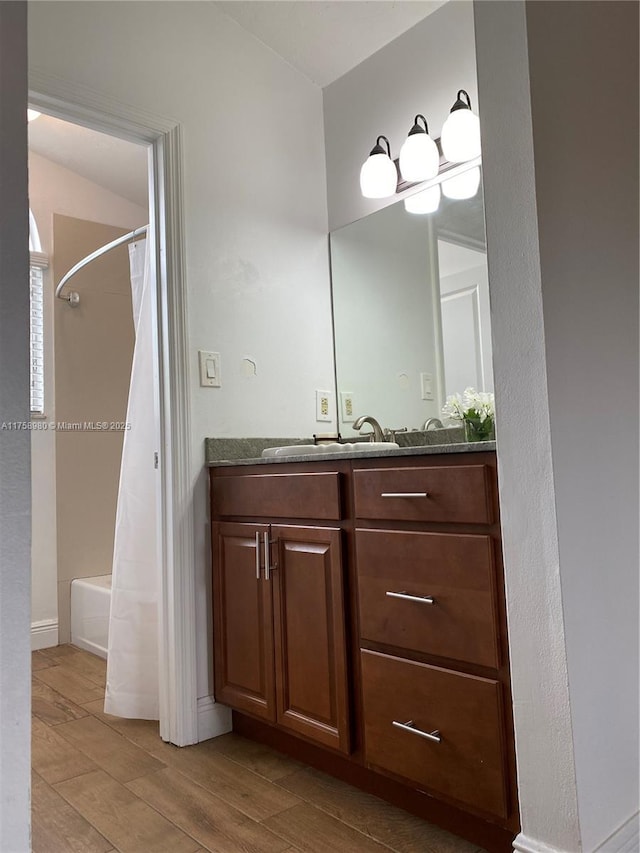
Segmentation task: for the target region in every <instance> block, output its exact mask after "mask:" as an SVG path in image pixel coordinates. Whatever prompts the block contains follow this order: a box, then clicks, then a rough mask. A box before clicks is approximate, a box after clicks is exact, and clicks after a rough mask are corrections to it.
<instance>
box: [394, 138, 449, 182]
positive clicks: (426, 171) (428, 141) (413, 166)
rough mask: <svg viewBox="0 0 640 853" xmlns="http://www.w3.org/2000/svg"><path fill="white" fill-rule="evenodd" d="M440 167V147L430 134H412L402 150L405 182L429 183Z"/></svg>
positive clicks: (401, 164)
mask: <svg viewBox="0 0 640 853" xmlns="http://www.w3.org/2000/svg"><path fill="white" fill-rule="evenodd" d="M439 167H440V153H439V152H438V146H437V145H436V144H435V142H434V141H433V139H432V138H431V137H430V136H429V134H428V133H412V134H410V135H409V136H407V138H406V140H405V143H404V145H403V146H402V148H401V149H400V174H401V175H402V177H403V178H404V179H405V181H412V182H413V181H428V180H429V179H430V178H435V176H436V175H437V174H438V169H439Z"/></svg>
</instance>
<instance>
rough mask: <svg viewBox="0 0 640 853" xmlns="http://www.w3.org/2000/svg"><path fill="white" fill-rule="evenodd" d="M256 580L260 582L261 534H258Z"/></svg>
mask: <svg viewBox="0 0 640 853" xmlns="http://www.w3.org/2000/svg"><path fill="white" fill-rule="evenodd" d="M256 580H257V581H259V580H260V533H259V532H258V533H256Z"/></svg>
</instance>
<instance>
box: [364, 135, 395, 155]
mask: <svg viewBox="0 0 640 853" xmlns="http://www.w3.org/2000/svg"><path fill="white" fill-rule="evenodd" d="M381 139H384V141H385V142H386V143H387V150H386V151H385V150H384V148H383V147H382V145H380V140H381ZM373 154H386V155H387V156H388V157H389V158H391V145H390V144H389V140H388V139H387V137H386V136H382V135H380V136H379V137H378V138H377V139H376V144H375V145H374V146H373V148H372V149H371V154H369V156H370V157H371V156H372V155H373Z"/></svg>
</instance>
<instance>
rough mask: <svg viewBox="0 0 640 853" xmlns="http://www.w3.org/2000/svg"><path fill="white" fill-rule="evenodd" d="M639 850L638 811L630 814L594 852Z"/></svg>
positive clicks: (636, 851)
mask: <svg viewBox="0 0 640 853" xmlns="http://www.w3.org/2000/svg"><path fill="white" fill-rule="evenodd" d="M638 850H640V812H636V813H635V814H634V815H631V817H630V818H629V820H627V821H625V822H624V823H623V824H622V826H621V827H619V828H618V829H616V831H615V832H614V833H613V835H610V836H609V837H608V838H607V839H606V841H603V842H602V844H601V845H600V846H599V847H598V848H597V849H596V850H595V851H594V853H638Z"/></svg>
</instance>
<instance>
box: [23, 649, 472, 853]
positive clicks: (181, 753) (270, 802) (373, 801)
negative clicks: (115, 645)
mask: <svg viewBox="0 0 640 853" xmlns="http://www.w3.org/2000/svg"><path fill="white" fill-rule="evenodd" d="M32 657H33V748H32V767H33V787H32V802H33V817H32V825H33V851H34V853H113V851H122V853H205V851H215V853H296V851H297V853H360V851H362V853H375V851H389V850H393V851H397V853H483V851H481V850H480V848H478V847H476V846H475V845H473V844H469V843H468V842H466V841H462V840H461V839H459V838H456V837H454V836H453V835H450V834H449V833H447V832H445V831H444V830H441V829H438V828H437V827H434V826H431V825H430V824H427V823H425V822H424V821H421V820H419V819H418V818H415V817H413V816H411V815H409V814H407V813H405V812H403V811H401V810H400V809H397V808H395V807H393V806H390V805H388V804H387V803H385V802H383V801H382V800H379V799H377V798H376V797H372V796H370V795H369V794H365V793H363V792H362V791H358V790H357V789H355V788H352V787H351V786H349V785H346V784H344V783H343V782H339V781H337V780H335V779H333V778H331V777H330V776H326V775H325V774H324V773H320V772H318V771H316V770H313V769H311V768H309V767H305V766H303V765H301V764H298V763H296V762H295V761H292V760H291V759H289V758H287V757H285V756H283V755H281V754H280V753H278V752H275V751H273V750H271V749H268V748H267V747H264V746H261V745H259V744H256V743H253V742H252V741H248V740H245V739H244V738H241V737H238V736H237V735H234V734H228V735H223V736H222V737H219V738H215V739H214V740H210V741H207V742H205V743H202V744H198V745H197V746H191V747H186V748H184V749H179V748H177V747H174V746H171V745H169V744H166V743H163V742H162V741H161V740H160V737H159V736H158V724H157V723H152V722H146V721H142V720H122V719H119V718H117V717H111V716H109V715H107V714H105V713H103V711H102V706H103V697H104V683H105V673H106V664H105V662H104V661H102V660H101V659H100V658H97V657H95V656H94V655H91V654H88V653H87V652H83V651H80V650H79V649H76V648H74V647H73V646H58V647H57V648H53V649H44V650H42V651H38V652H34V653H33V656H32Z"/></svg>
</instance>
